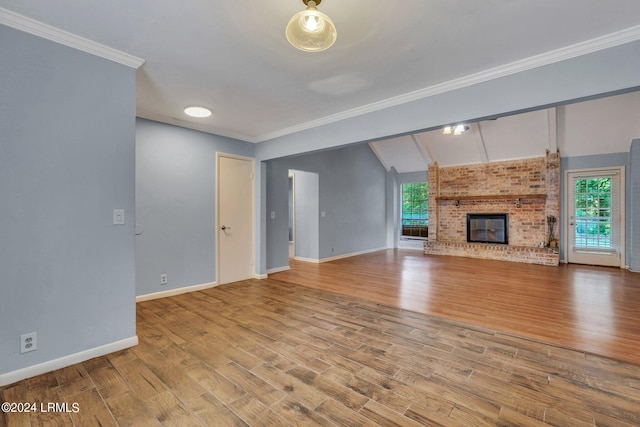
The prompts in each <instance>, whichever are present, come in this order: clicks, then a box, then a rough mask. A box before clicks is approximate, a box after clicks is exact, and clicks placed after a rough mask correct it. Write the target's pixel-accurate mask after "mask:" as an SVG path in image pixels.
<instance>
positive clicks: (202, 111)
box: [184, 105, 211, 119]
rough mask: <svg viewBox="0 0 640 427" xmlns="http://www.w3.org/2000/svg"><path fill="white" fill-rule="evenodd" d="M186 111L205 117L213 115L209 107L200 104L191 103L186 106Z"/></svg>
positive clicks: (200, 117) (190, 114) (188, 114)
mask: <svg viewBox="0 0 640 427" xmlns="http://www.w3.org/2000/svg"><path fill="white" fill-rule="evenodd" d="M184 113H185V114H186V115H187V116H191V117H197V118H199V119H203V118H205V117H209V116H210V115H211V110H210V109H208V108H207V107H201V106H199V105H190V106H188V107H185V108H184Z"/></svg>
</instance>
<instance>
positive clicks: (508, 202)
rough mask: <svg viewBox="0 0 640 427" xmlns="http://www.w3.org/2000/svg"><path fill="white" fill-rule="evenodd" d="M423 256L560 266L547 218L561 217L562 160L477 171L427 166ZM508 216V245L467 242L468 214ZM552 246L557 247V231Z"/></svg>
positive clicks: (551, 156) (499, 165)
mask: <svg viewBox="0 0 640 427" xmlns="http://www.w3.org/2000/svg"><path fill="white" fill-rule="evenodd" d="M429 190H430V194H429V239H428V241H426V242H425V243H424V253H425V254H431V255H454V256H465V257H472V258H486V259H497V260H504V261H515V262H526V263H531V264H544V265H558V262H559V258H560V256H559V253H558V250H557V248H550V247H547V246H548V243H549V235H548V228H547V217H548V216H554V217H555V218H559V214H560V200H559V198H560V155H559V153H557V152H556V153H551V152H547V154H546V156H544V157H537V158H531V159H524V160H513V161H506V162H493V163H484V164H480V165H466V166H452V167H442V168H441V167H439V166H438V164H437V163H433V164H431V165H429ZM478 213H482V214H494V213H500V214H507V215H508V218H509V220H508V235H509V239H508V244H496V243H478V242H467V214H478ZM552 239H553V240H556V241H558V230H557V229H555V230H554V236H553V237H552ZM541 246H542V247H541Z"/></svg>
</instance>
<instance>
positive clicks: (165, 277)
mask: <svg viewBox="0 0 640 427" xmlns="http://www.w3.org/2000/svg"><path fill="white" fill-rule="evenodd" d="M167 283H169V276H168V275H166V274H161V275H160V284H161V285H166V284H167Z"/></svg>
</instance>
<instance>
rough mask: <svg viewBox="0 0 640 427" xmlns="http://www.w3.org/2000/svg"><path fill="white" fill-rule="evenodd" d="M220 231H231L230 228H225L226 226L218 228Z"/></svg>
mask: <svg viewBox="0 0 640 427" xmlns="http://www.w3.org/2000/svg"><path fill="white" fill-rule="evenodd" d="M220 229H221V230H222V231H224V230H231V227H227V226H226V225H223V226H222V227H220Z"/></svg>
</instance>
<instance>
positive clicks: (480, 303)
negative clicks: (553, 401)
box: [270, 250, 640, 364]
mask: <svg viewBox="0 0 640 427" xmlns="http://www.w3.org/2000/svg"><path fill="white" fill-rule="evenodd" d="M291 265H292V269H291V270H290V271H285V272H281V273H277V274H273V275H271V276H270V277H272V278H276V279H278V280H282V281H285V282H288V283H295V284H300V285H304V286H307V287H311V288H314V289H320V290H326V291H330V292H337V293H340V294H342V295H350V296H354V297H358V298H363V299H366V300H369V301H375V302H379V303H382V304H386V305H390V306H394V307H399V308H404V309H407V310H412V311H416V312H419V313H424V314H430V315H435V316H439V317H445V318H449V319H455V320H461V321H465V322H469V323H472V324H475V325H481V326H484V327H488V328H492V329H496V330H500V331H504V332H509V333H513V334H517V335H520V336H523V337H528V338H532V339H536V340H541V341H545V342H549V343H554V344H557V345H560V346H564V347H567V348H572V349H577V350H581V351H586V352H590V353H594V354H598V355H603V356H608V357H612V358H615V359H618V360H623V361H627V362H633V363H636V364H640V273H631V272H629V271H627V270H621V269H619V268H611V267H595V266H585V265H577V264H564V265H560V266H559V267H548V266H541V265H529V264H521V263H512V262H504V261H492V260H481V259H471V258H460V257H445V256H425V255H422V253H420V252H415V251H407V250H404V251H392V250H388V251H380V252H375V253H371V254H367V255H361V256H357V257H351V258H344V259H340V260H336V261H333V262H329V263H323V264H313V263H308V262H296V261H294V260H292V261H291Z"/></svg>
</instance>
